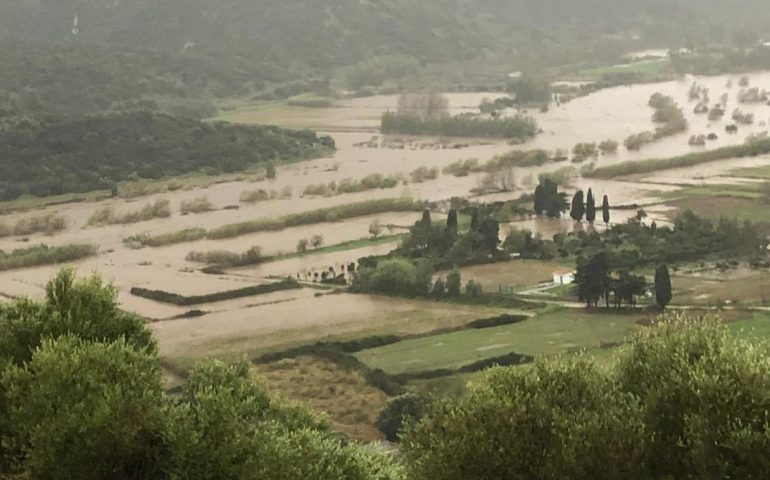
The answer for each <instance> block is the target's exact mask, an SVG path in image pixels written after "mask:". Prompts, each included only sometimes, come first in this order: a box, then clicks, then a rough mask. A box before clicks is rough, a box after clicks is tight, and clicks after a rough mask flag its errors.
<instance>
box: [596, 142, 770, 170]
mask: <svg viewBox="0 0 770 480" xmlns="http://www.w3.org/2000/svg"><path fill="white" fill-rule="evenodd" d="M768 153H770V139H765V140H759V141H756V142H752V143H749V144H745V145H735V146H729V147H722V148H718V149H715V150H709V151H706V152H695V153H688V154H686V155H679V156H676V157H670V158H659V159H651V160H640V161H628V162H622V163H618V164H615V165H608V166H605V167H599V168H596V169H594V170H592V171H588V172H585V176H587V177H589V178H601V179H611V178H616V177H625V176H629V175H639V174H644V173H651V172H657V171H659V170H668V169H671V168H682V167H692V166H695V165H700V164H702V163H708V162H714V161H717V160H727V159H730V158H742V157H756V156H759V155H764V154H768Z"/></svg>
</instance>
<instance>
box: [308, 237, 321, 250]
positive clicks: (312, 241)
mask: <svg viewBox="0 0 770 480" xmlns="http://www.w3.org/2000/svg"><path fill="white" fill-rule="evenodd" d="M310 244H311V245H312V246H313V248H319V247H321V246H323V244H324V237H323V235H313V238H311V239H310Z"/></svg>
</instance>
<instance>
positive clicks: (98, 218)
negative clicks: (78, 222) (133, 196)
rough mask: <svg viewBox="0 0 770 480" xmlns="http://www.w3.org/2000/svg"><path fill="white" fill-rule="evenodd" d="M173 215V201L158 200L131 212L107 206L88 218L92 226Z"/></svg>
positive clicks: (119, 223) (133, 221) (122, 223)
mask: <svg viewBox="0 0 770 480" xmlns="http://www.w3.org/2000/svg"><path fill="white" fill-rule="evenodd" d="M170 216H171V203H170V202H169V201H168V200H158V201H157V202H155V203H149V204H147V205H145V206H144V207H142V208H140V209H138V210H133V211H129V212H116V211H115V210H113V208H112V207H105V208H102V209H100V210H97V211H96V212H94V214H93V215H91V218H89V219H88V225H90V226H102V225H125V224H129V223H138V222H145V221H147V220H153V219H155V218H168V217H170Z"/></svg>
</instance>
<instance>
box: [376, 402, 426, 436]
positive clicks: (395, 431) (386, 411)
mask: <svg viewBox="0 0 770 480" xmlns="http://www.w3.org/2000/svg"><path fill="white" fill-rule="evenodd" d="M426 405H427V401H426V400H425V399H424V398H422V397H421V396H419V395H417V394H414V393H407V394H404V395H401V396H398V397H396V398H393V399H391V400H390V401H389V402H388V404H387V405H385V407H384V408H383V409H382V410H381V411H380V414H379V416H378V417H377V421H376V422H375V425H376V426H377V430H379V431H380V432H382V433H383V435H385V439H386V440H388V441H389V442H397V441H398V436H399V434H400V432H401V429H402V427H403V426H404V425H405V424H406V423H407V422H408V421H416V420H419V419H420V418H421V417H422V415H423V412H424V411H425V407H426Z"/></svg>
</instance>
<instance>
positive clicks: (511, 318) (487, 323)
mask: <svg viewBox="0 0 770 480" xmlns="http://www.w3.org/2000/svg"><path fill="white" fill-rule="evenodd" d="M529 318H530V317H528V316H526V315H508V314H504V315H500V316H498V317H491V318H482V319H481V320H474V321H473V322H470V323H469V324H468V328H475V329H482V328H494V327H502V326H504V325H513V324H514V323H519V322H523V321H524V320H528V319H529Z"/></svg>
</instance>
